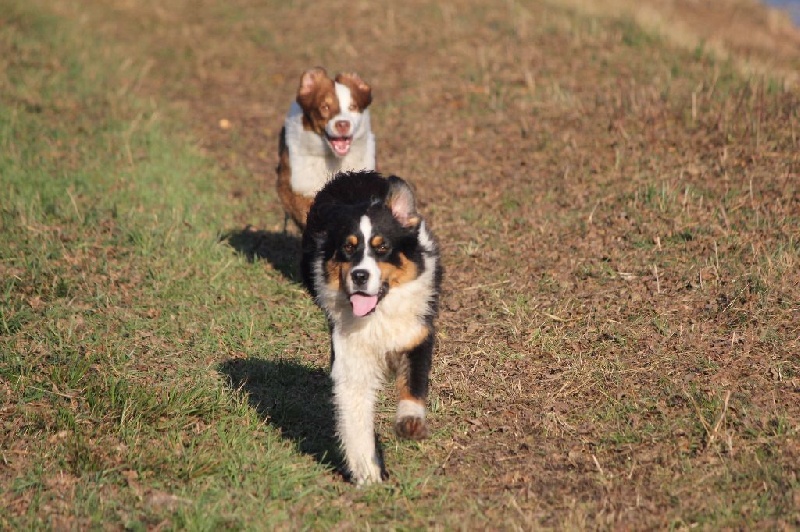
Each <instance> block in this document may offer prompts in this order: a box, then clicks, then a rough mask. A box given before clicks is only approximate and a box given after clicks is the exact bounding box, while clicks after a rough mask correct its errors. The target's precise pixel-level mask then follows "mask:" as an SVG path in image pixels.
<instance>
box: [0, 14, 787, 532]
mask: <svg viewBox="0 0 800 532" xmlns="http://www.w3.org/2000/svg"><path fill="white" fill-rule="evenodd" d="M703 5H705V4H703V3H697V2H692V1H690V0H679V1H676V2H661V1H660V0H648V1H646V2H635V1H633V0H631V1H629V2H628V1H623V0H618V1H612V0H608V1H605V2H585V1H581V0H564V1H556V0H552V1H543V2H535V1H533V0H509V1H503V2H479V1H477V0H458V1H456V2H452V3H441V4H440V3H434V2H424V1H421V0H410V1H408V2H385V1H376V2H366V1H363V2H362V1H359V2H351V3H348V4H338V3H317V2H311V1H307V0H297V1H292V2H278V1H264V2H252V1H247V0H229V1H228V2H213V1H206V2H190V1H188V0H170V1H169V2H159V1H156V0H141V1H138V2H128V1H124V0H107V1H98V0H91V1H85V2H66V1H64V0H51V1H48V2H45V1H43V0H30V1H24V2H23V1H22V0H0V183H1V184H2V187H0V291H1V292H0V293H1V294H2V300H0V529H4V530H7V529H8V530H14V529H54V530H68V529H94V528H97V529H123V528H125V529H132V530H151V529H157V530H164V529H190V530H218V529H234V530H240V529H255V530H267V529H306V528H310V529H328V528H336V529H372V528H380V529H395V528H399V529H427V528H434V529H445V530H451V529H467V530H471V529H502V530H516V529H526V530H527V529H585V528H591V529H680V530H682V529H690V528H700V529H720V528H723V529H778V530H781V529H786V530H789V529H795V528H798V527H800V141H799V140H798V136H800V89H798V85H797V84H798V77H797V72H800V33H798V32H797V30H794V29H792V28H791V27H789V26H788V25H787V24H786V22H785V19H783V18H781V17H780V16H778V15H776V14H775V13H768V12H767V11H765V10H762V9H761V8H759V7H758V6H757V5H755V4H754V3H751V2H748V1H746V0H726V1H725V2H721V3H720V6H721V7H720V6H717V7H718V8H716V9H708V10H707V11H703V9H704V8H703V7H702V6H703ZM315 65H323V66H325V67H327V68H328V69H329V70H330V71H332V72H337V71H344V70H355V71H357V72H358V73H360V74H361V75H362V76H363V77H364V79H366V80H367V81H368V82H370V83H371V84H372V86H373V88H374V103H373V106H372V120H373V128H374V129H375V131H376V135H377V138H378V164H379V167H380V169H381V170H382V171H383V172H385V173H393V174H397V175H399V176H402V177H404V178H406V179H408V180H410V181H411V182H413V183H414V185H415V186H416V189H417V192H418V195H419V198H420V202H421V211H422V212H423V214H424V215H425V216H426V218H427V219H428V220H429V222H430V224H431V226H432V228H433V230H434V232H435V233H436V235H437V237H438V239H439V242H440V245H441V247H442V252H443V262H444V265H445V282H444V289H443V294H442V310H441V314H440V316H439V319H438V325H439V334H438V338H437V342H438V344H437V349H436V353H435V363H434V368H433V373H432V391H431V397H430V405H429V406H430V415H429V422H430V427H431V430H432V434H431V437H430V438H429V439H428V440H425V441H423V442H406V441H400V440H397V439H396V438H395V436H394V434H393V433H392V430H391V427H392V423H391V422H392V419H393V408H394V397H393V396H392V393H391V389H390V387H387V389H386V396H385V397H384V398H382V400H381V403H380V411H379V419H378V431H379V438H380V441H381V445H382V448H383V452H384V456H385V460H386V464H387V467H388V469H389V473H390V475H391V476H390V479H389V480H388V482H386V483H384V484H382V485H378V486H373V487H369V488H366V489H356V488H354V487H353V486H351V485H349V484H347V483H346V482H345V481H344V480H343V478H342V475H341V473H340V470H339V469H340V465H341V462H340V456H339V451H338V449H337V444H336V441H335V439H334V436H333V426H332V419H331V417H332V411H331V406H330V403H329V395H330V384H329V381H328V377H327V370H328V356H329V345H328V335H327V330H326V324H325V322H324V319H323V316H322V315H321V313H320V311H319V310H318V309H317V308H316V307H315V306H314V305H313V303H312V301H311V300H310V298H309V297H308V296H307V295H306V294H305V293H304V291H303V290H302V287H301V285H300V282H299V278H298V272H297V254H298V248H299V237H298V234H297V232H296V231H292V230H289V231H288V232H284V230H283V213H282V212H281V209H280V205H279V202H278V200H277V196H276V194H275V192H274V179H275V172H274V167H275V165H276V163H277V145H278V133H279V130H280V125H281V123H282V120H283V116H284V114H285V112H286V110H287V109H288V106H289V103H290V101H291V99H292V98H293V95H294V92H295V90H296V85H297V83H298V80H299V76H300V73H301V72H302V71H303V70H304V69H306V68H309V67H312V66H315Z"/></svg>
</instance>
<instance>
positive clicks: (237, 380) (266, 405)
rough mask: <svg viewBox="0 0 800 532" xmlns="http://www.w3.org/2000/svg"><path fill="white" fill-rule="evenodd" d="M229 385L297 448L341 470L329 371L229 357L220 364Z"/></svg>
mask: <svg viewBox="0 0 800 532" xmlns="http://www.w3.org/2000/svg"><path fill="white" fill-rule="evenodd" d="M218 369H219V371H220V373H222V374H223V375H227V377H228V378H229V379H230V385H231V388H233V389H234V390H239V389H241V390H242V391H243V392H245V393H246V394H247V398H248V401H249V402H250V405H251V406H252V407H253V408H255V409H256V411H257V412H258V413H259V415H260V416H262V417H263V418H264V419H266V421H267V422H268V423H269V424H271V425H272V426H274V427H277V428H279V429H280V430H281V433H282V435H283V436H284V437H285V438H288V439H290V440H292V441H294V442H295V444H296V445H297V448H298V450H300V452H303V453H306V454H309V455H311V456H313V457H314V458H315V459H316V460H317V461H318V462H319V463H321V464H324V465H327V466H329V467H331V468H334V469H336V470H338V471H340V472H341V458H340V454H339V449H338V443H337V440H336V436H335V424H334V413H333V405H332V404H331V400H330V398H331V383H330V378H329V377H328V373H327V372H326V371H325V370H323V369H320V368H313V367H308V366H304V365H302V364H298V363H296V362H290V361H282V360H279V361H273V360H263V359H259V358H247V359H230V360H227V361H226V362H223V363H222V364H220V366H219V368H218Z"/></svg>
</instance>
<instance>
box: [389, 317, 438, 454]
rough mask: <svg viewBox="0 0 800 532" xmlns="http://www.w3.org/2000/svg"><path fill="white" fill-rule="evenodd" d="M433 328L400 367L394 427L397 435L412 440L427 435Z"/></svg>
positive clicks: (408, 354) (398, 369) (406, 355)
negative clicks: (426, 412)
mask: <svg viewBox="0 0 800 532" xmlns="http://www.w3.org/2000/svg"><path fill="white" fill-rule="evenodd" d="M433 339H434V332H433V329H431V330H430V332H429V333H428V335H427V336H426V337H425V339H424V340H423V341H422V343H420V344H419V345H417V346H416V347H414V348H413V349H411V350H410V351H409V352H408V353H406V354H405V355H404V357H405V358H404V359H403V360H402V361H401V364H400V365H399V367H398V368H397V392H398V395H399V402H398V404H397V417H396V418H395V424H394V429H395V432H396V433H397V435H398V436H400V437H401V438H406V439H410V440H421V439H423V438H427V437H428V426H427V425H426V424H425V402H426V399H427V397H428V374H429V373H430V370H431V357H432V353H433Z"/></svg>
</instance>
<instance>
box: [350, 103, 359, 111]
mask: <svg viewBox="0 0 800 532" xmlns="http://www.w3.org/2000/svg"><path fill="white" fill-rule="evenodd" d="M350 110H351V111H358V106H357V105H356V104H354V103H351V104H350Z"/></svg>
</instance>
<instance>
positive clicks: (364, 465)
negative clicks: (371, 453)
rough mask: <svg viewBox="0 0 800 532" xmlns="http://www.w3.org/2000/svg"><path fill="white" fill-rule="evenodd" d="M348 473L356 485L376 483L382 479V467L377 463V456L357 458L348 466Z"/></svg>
mask: <svg viewBox="0 0 800 532" xmlns="http://www.w3.org/2000/svg"><path fill="white" fill-rule="evenodd" d="M350 475H351V477H352V481H353V483H354V484H355V485H356V486H358V487H363V486H368V485H370V484H378V483H380V482H382V481H383V480H384V479H383V468H381V466H380V464H379V463H378V458H377V457H375V458H373V459H371V460H359V461H358V462H357V463H355V464H352V465H351V466H350Z"/></svg>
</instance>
